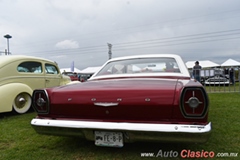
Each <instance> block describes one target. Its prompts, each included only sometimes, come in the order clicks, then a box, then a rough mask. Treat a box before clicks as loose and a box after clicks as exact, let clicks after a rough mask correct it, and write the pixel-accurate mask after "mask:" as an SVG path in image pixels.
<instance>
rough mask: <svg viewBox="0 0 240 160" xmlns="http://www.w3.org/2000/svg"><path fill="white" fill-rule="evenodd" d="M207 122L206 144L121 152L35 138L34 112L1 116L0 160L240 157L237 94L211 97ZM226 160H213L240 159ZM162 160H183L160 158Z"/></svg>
mask: <svg viewBox="0 0 240 160" xmlns="http://www.w3.org/2000/svg"><path fill="white" fill-rule="evenodd" d="M209 98H210V112H209V121H211V122H212V126H213V130H212V135H211V138H210V139H209V141H208V142H207V143H205V144H166V143H165V144H164V143H133V144H125V146H124V147H123V148H107V147H96V146H95V145H94V142H91V141H86V140H84V139H79V138H71V137H57V136H56V137H55V136H45V135H39V134H37V133H36V132H35V131H34V130H33V129H32V127H31V125H30V121H31V119H32V118H34V117H35V115H36V114H35V113H34V112H30V113H27V114H24V115H12V114H0V117H1V118H0V160H82V159H86V160H95V159H96V160H107V159H111V160H121V159H126V160H128V159H133V160H138V159H161V158H160V157H155V158H153V157H151V158H146V157H145V158H143V157H141V155H140V154H141V153H154V154H155V155H157V153H158V152H159V151H160V150H161V151H162V152H165V151H166V152H167V151H169V152H170V151H177V152H178V153H179V154H180V152H181V151H182V150H183V149H187V150H191V151H202V150H204V151H209V152H210V151H214V152H215V154H217V153H219V152H221V153H231V152H233V153H238V154H240V152H239V151H240V119H239V115H240V93H210V94H209ZM239 157H240V155H238V157H237V158H236V157H234V158H231V157H225V158H215V159H228V160H230V159H234V160H237V159H239ZM163 159H166V160H167V159H182V158H181V157H178V158H163Z"/></svg>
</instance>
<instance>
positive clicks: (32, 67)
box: [17, 61, 42, 73]
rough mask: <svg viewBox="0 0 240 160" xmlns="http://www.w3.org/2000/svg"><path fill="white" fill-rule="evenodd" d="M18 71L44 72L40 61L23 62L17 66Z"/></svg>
mask: <svg viewBox="0 0 240 160" xmlns="http://www.w3.org/2000/svg"><path fill="white" fill-rule="evenodd" d="M17 71H18V72H27V73H42V64H41V63H40V62H31V61H28V62H23V63H21V64H19V65H18V67H17Z"/></svg>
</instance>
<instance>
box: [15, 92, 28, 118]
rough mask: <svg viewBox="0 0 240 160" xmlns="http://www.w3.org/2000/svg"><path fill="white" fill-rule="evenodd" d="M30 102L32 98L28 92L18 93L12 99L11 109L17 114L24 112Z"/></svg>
mask: <svg viewBox="0 0 240 160" xmlns="http://www.w3.org/2000/svg"><path fill="white" fill-rule="evenodd" d="M31 104H32V98H31V96H30V95H29V94H28V93H20V94H18V95H17V96H16V97H15V98H14V101H13V111H14V112H15V113H18V114H23V113H26V112H27V111H28V110H29V109H30V107H31Z"/></svg>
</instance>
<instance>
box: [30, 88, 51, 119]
mask: <svg viewBox="0 0 240 160" xmlns="http://www.w3.org/2000/svg"><path fill="white" fill-rule="evenodd" d="M32 98H33V100H32V103H33V108H34V109H35V111H36V112H37V113H41V114H48V112H49V99H48V94H47V92H46V91H45V90H34V92H33V96H32Z"/></svg>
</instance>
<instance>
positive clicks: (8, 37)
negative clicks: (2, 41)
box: [3, 34, 12, 55]
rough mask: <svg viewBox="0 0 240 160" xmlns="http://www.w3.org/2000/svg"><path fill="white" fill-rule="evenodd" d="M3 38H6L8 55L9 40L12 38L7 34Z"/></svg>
mask: <svg viewBox="0 0 240 160" xmlns="http://www.w3.org/2000/svg"><path fill="white" fill-rule="evenodd" d="M3 37H4V38H7V48H8V51H7V53H8V55H9V54H10V50H9V39H10V38H12V36H10V35H9V34H6V35H5V36H3Z"/></svg>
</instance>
